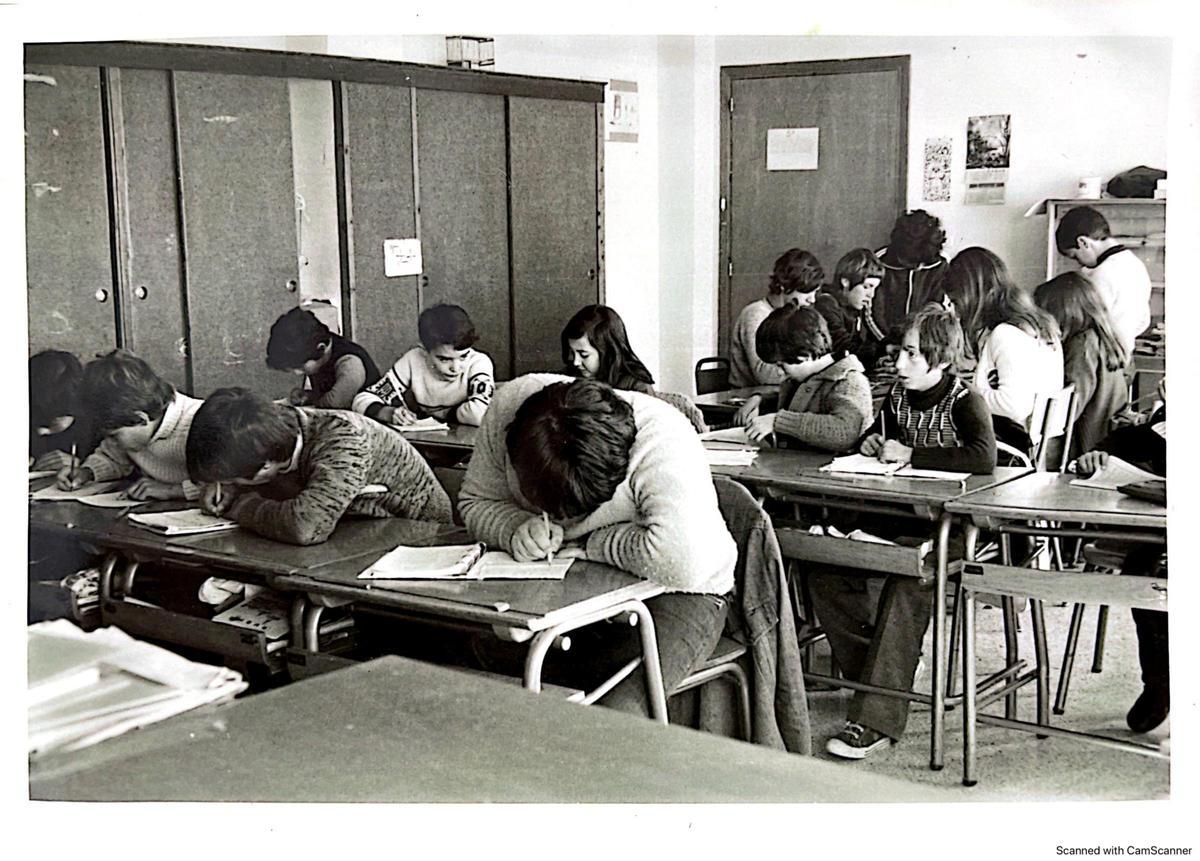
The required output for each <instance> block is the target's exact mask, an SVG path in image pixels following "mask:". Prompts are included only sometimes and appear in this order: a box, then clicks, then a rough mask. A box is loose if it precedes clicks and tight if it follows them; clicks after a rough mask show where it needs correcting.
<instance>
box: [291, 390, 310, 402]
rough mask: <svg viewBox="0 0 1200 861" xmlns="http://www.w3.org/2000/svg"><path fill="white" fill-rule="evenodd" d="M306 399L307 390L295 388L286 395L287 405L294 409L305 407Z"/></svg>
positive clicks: (307, 395)
mask: <svg viewBox="0 0 1200 861" xmlns="http://www.w3.org/2000/svg"><path fill="white" fill-rule="evenodd" d="M308 397H309V392H308V390H307V389H305V388H303V387H301V388H295V389H292V390H291V392H289V393H288V403H289V404H291V405H292V406H294V407H306V406H308V403H309V400H308Z"/></svg>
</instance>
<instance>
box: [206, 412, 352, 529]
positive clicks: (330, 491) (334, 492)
mask: <svg viewBox="0 0 1200 861" xmlns="http://www.w3.org/2000/svg"><path fill="white" fill-rule="evenodd" d="M309 459H310V463H311V468H310V471H309V476H308V480H307V482H305V485H304V488H303V489H302V490H301V491H300V492H299V493H298V494H296V495H295V496H294V497H292V498H291V499H284V500H274V499H267V498H266V497H263V496H259V495H258V494H257V493H254V492H253V491H252V490H250V491H247V492H245V493H242V494H241V495H240V496H239V497H238V498H237V500H235V501H234V503H233V505H232V506H230V508H229V511H228V513H227V515H226V516H228V517H230V518H232V519H233V520H236V521H237V522H238V523H239V524H241V525H242V526H245V527H246V528H247V529H250V530H253V531H254V532H257V533H258V534H259V535H265V536H266V537H267V538H274V539H275V540H276V541H286V542H288V543H289V544H319V543H321V542H322V541H324V540H325V539H327V538H328V537H329V536H330V535H331V534H332V533H333V530H334V528H335V527H336V526H337V523H338V520H339V519H340V518H341V516H342V515H343V514H345V512H346V509H347V508H349V507H350V503H351V502H353V501H354V497H355V496H357V495H358V493H359V491H361V490H362V489H363V488H364V487H366V486H367V484H369V483H370V482H369V481H368V479H367V472H368V469H369V466H370V463H371V452H370V443H369V441H368V439H367V437H366V435H365V434H363V433H360V432H355V431H354V429H353V428H352V427H350V426H349V425H347V426H346V428H345V429H344V430H343V431H342V432H339V433H334V434H330V435H328V436H327V437H326V438H323V439H321V440H319V441H317V442H315V443H313V450H312V452H311V453H310V454H309Z"/></svg>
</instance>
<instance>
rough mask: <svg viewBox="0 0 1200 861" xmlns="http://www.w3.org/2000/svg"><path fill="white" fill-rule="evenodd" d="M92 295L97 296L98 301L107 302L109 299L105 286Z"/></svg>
mask: <svg viewBox="0 0 1200 861" xmlns="http://www.w3.org/2000/svg"><path fill="white" fill-rule="evenodd" d="M92 295H93V296H95V297H96V301H97V302H107V301H108V291H107V290H105V289H104V288H103V287H101V288H100V289H99V290H97V291H96V292H95V293H93V294H92Z"/></svg>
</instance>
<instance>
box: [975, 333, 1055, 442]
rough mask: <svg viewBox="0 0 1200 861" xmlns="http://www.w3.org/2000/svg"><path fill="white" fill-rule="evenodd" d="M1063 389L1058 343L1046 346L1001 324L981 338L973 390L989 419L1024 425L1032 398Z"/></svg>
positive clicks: (1030, 336) (1031, 409) (1031, 336)
mask: <svg viewBox="0 0 1200 861" xmlns="http://www.w3.org/2000/svg"><path fill="white" fill-rule="evenodd" d="M993 383H994V384H993ZM1062 387H1063V355H1062V347H1061V345H1060V344H1059V343H1058V341H1053V342H1051V343H1046V342H1045V341H1042V340H1039V339H1038V338H1036V337H1034V336H1033V335H1031V334H1029V333H1028V332H1026V331H1025V330H1024V329H1019V328H1017V327H1016V326H1013V325H1011V324H1009V323H1001V324H1000V325H999V326H997V327H996V328H995V329H993V330H992V331H991V332H989V333H988V334H987V335H986V336H984V341H983V345H982V346H981V347H980V349H979V363H978V364H977V365H976V366H975V389H976V390H977V391H978V392H979V394H981V395H982V396H983V400H984V403H986V404H987V406H988V410H989V411H990V412H991V414H992V415H995V416H1007V417H1008V418H1010V419H1012V420H1013V421H1015V422H1017V423H1018V424H1020V425H1027V424H1028V422H1029V416H1030V415H1031V414H1032V413H1033V401H1034V398H1035V397H1036V396H1037V395H1039V394H1052V393H1053V392H1057V391H1058V390H1059V389H1061V388H1062Z"/></svg>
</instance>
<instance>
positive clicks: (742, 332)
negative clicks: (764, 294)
mask: <svg viewBox="0 0 1200 861" xmlns="http://www.w3.org/2000/svg"><path fill="white" fill-rule="evenodd" d="M756 334H758V323H757V322H755V318H754V315H752V314H747V315H745V316H741V317H738V321H737V332H736V336H737V338H738V342H739V343H740V344H741V345H742V350H743V351H744V353H745V355H746V363H747V364H748V365H749V366H750V373H751V374H753V376H754V385H756V386H773V385H776V384H777V383H781V382H783V376H784V375H783V371H781V370H780V369H779V368H778V367H777V366H776V365H773V364H771V363H770V362H764V361H763V360H762V359H760V358H759V357H758V350H756V349H755V348H754V336H755V335H756Z"/></svg>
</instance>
